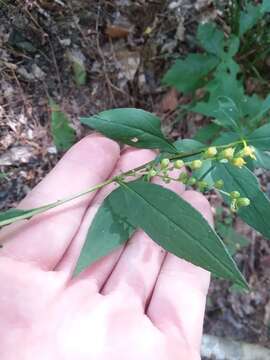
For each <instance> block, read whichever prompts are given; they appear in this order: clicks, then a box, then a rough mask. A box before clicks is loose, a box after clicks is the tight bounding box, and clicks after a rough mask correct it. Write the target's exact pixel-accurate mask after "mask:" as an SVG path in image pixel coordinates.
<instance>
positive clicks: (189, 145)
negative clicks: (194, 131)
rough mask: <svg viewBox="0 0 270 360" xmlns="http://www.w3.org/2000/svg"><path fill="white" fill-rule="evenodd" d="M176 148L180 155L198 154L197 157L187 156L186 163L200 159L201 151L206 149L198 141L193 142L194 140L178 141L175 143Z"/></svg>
mask: <svg viewBox="0 0 270 360" xmlns="http://www.w3.org/2000/svg"><path fill="white" fill-rule="evenodd" d="M174 146H175V147H176V149H177V152H178V153H181V152H184V153H196V152H198V154H197V155H196V154H195V155H190V156H185V160H186V161H191V160H194V159H198V158H200V157H201V152H200V150H202V149H204V148H205V145H204V144H202V143H200V142H199V141H197V140H193V139H183V140H182V139H179V140H176V141H175V142H174Z"/></svg>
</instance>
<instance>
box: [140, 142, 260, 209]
mask: <svg viewBox="0 0 270 360" xmlns="http://www.w3.org/2000/svg"><path fill="white" fill-rule="evenodd" d="M247 157H250V158H252V159H256V157H255V149H254V148H253V147H251V146H247V144H246V143H245V142H244V147H243V148H242V149H241V150H237V151H236V148H234V147H230V146H229V147H227V148H225V149H224V148H223V149H221V150H219V149H218V147H215V146H210V147H208V148H207V149H206V150H205V151H204V152H203V154H202V156H201V158H200V159H195V160H191V161H183V160H182V159H176V160H174V159H169V158H163V159H162V160H161V161H160V162H159V163H157V164H155V165H152V166H151V168H149V169H148V172H147V178H148V180H150V179H151V178H152V177H154V176H158V177H160V178H162V179H163V181H164V182H165V183H169V182H170V181H179V182H181V183H183V184H185V185H187V186H190V187H195V188H196V189H197V190H199V191H200V192H205V191H208V190H213V189H216V190H219V191H220V192H222V193H224V194H225V195H226V196H229V197H230V198H231V205H230V208H231V210H232V211H233V212H236V211H237V210H238V209H239V208H240V207H244V206H249V205H250V200H249V199H248V198H246V197H241V195H240V193H239V192H238V191H232V192H231V193H227V192H225V191H223V190H222V188H223V186H224V182H223V180H222V179H219V180H217V181H216V182H215V183H214V184H213V185H211V186H210V185H209V184H208V183H207V181H205V180H204V177H205V175H206V174H204V175H203V176H202V177H201V178H197V177H195V176H194V174H192V172H193V171H196V170H198V169H200V168H201V167H202V166H203V164H204V161H206V160H212V161H218V162H230V163H231V164H232V165H234V166H236V167H239V168H241V167H242V166H244V165H245V164H246V161H245V158H247ZM183 168H184V169H183ZM174 169H183V171H182V172H181V173H180V174H179V176H178V178H177V179H175V178H173V177H171V176H170V172H171V171H172V170H174Z"/></svg>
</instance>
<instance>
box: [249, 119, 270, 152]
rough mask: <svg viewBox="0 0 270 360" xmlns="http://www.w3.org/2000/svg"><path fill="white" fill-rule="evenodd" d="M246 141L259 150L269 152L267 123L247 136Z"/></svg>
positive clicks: (269, 134) (268, 127)
mask: <svg viewBox="0 0 270 360" xmlns="http://www.w3.org/2000/svg"><path fill="white" fill-rule="evenodd" d="M247 141H248V143H249V144H250V145H253V146H254V147H256V148H257V149H259V150H270V123H267V124H265V125H263V126H261V127H259V128H258V129H256V130H255V131H254V132H253V133H251V134H250V135H248V136H247Z"/></svg>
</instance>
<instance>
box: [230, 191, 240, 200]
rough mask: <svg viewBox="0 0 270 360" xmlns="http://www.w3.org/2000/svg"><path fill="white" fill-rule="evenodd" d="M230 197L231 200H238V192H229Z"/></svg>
mask: <svg viewBox="0 0 270 360" xmlns="http://www.w3.org/2000/svg"><path fill="white" fill-rule="evenodd" d="M230 197H231V198H232V199H238V198H240V192H239V191H231V192H230Z"/></svg>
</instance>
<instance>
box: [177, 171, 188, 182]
mask: <svg viewBox="0 0 270 360" xmlns="http://www.w3.org/2000/svg"><path fill="white" fill-rule="evenodd" d="M178 180H179V181H181V182H182V183H183V184H186V183H187V181H188V174H187V173H186V172H182V173H181V174H180V175H179V178H178Z"/></svg>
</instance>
